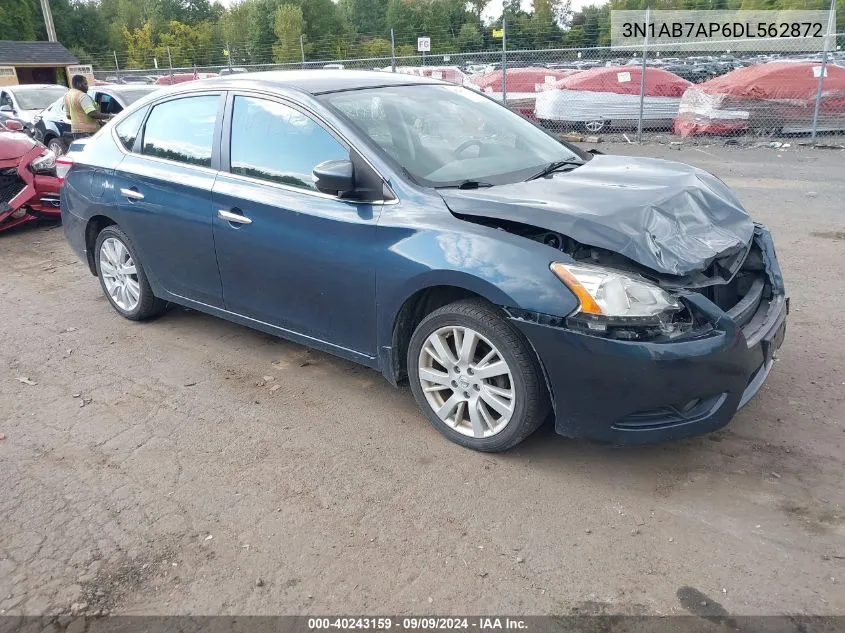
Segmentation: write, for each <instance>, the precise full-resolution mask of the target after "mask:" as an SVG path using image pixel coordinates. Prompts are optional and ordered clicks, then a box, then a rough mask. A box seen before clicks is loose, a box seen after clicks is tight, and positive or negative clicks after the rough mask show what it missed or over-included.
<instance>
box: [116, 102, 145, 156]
mask: <svg viewBox="0 0 845 633" xmlns="http://www.w3.org/2000/svg"><path fill="white" fill-rule="evenodd" d="M146 112H147V110H146V108H141V109H140V110H138V111H137V112H133V113H132V114H130V115H129V116H128V117H126V118H125V119H123V121H121V122H120V123H118V125H117V127H116V128H114V131H115V132H117V137H118V138H119V139H120V142H121V143H122V144H123V147H125V148H126V149H128V150H130V151H131V150H132V148H133V147H134V146H135V139H136V138H138V130H140V129H141V123H143V121H144V114H146Z"/></svg>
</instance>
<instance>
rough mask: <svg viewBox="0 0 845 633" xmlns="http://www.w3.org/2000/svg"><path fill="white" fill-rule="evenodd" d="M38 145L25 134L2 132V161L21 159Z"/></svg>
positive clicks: (0, 153)
mask: <svg viewBox="0 0 845 633" xmlns="http://www.w3.org/2000/svg"><path fill="white" fill-rule="evenodd" d="M37 144H38V143H36V142H35V141H33V140H32V139H31V138H29V137H28V136H27V135H26V134H24V133H23V132H11V131H6V130H3V131H0V160H12V159H14V158H20V157H21V156H23V155H24V154H26V153H27V152H28V151H29V150H31V149H32V148H33V147H35V146H36V145H37Z"/></svg>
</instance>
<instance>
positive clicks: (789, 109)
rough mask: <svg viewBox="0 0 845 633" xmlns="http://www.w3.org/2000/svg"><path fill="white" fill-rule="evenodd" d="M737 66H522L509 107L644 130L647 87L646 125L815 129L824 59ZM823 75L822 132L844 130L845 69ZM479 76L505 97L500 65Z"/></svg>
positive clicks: (567, 122)
mask: <svg viewBox="0 0 845 633" xmlns="http://www.w3.org/2000/svg"><path fill="white" fill-rule="evenodd" d="M667 61H669V62H671V61H672V60H667ZM722 61H723V62H724V63H729V62H728V61H726V60H722ZM735 65H736V66H737V68H736V69H734V70H731V71H730V72H728V73H726V74H719V75H718V76H717V77H715V78H712V79H710V80H708V81H705V82H702V83H695V82H693V81H690V80H689V79H686V78H684V77H682V76H679V75H677V74H675V73H673V72H671V71H670V69H671V68H674V64H673V63H667V64H661V65H658V64H650V65H646V67H645V71H644V72H645V81H642V78H643V67H642V66H641V65H638V64H625V65H617V66H595V67H593V68H588V69H586V70H576V69H573V68H570V69H564V68H562V67H557V68H543V67H529V68H515V69H512V70H508V71H507V105H508V106H509V107H510V108H512V109H514V110H516V111H517V112H519V113H520V114H522V115H523V116H526V117H528V118H530V119H532V120H536V121H539V122H540V123H541V124H543V125H546V126H549V127H551V128H553V129H559V128H576V129H577V128H580V129H583V130H585V131H587V132H589V133H593V134H595V133H599V132H607V131H609V130H611V129H620V128H621V129H624V128H634V127H637V125H638V122H639V117H640V88H641V86H643V87H644V88H645V93H644V98H643V100H642V120H643V126H644V128H646V129H666V130H669V129H674V131H675V133H677V134H680V135H682V136H689V135H692V134H735V133H745V132H749V131H752V132H754V133H757V134H764V135H771V134H775V133H780V132H784V133H806V132H809V131H810V129H811V127H812V121H813V117H814V110H815V100H816V93H817V90H818V86H819V77H820V75H821V65H820V63H819V62H818V61H813V60H809V61H808V60H804V61H801V60H792V61H763V62H761V63H757V64H753V65H749V66H743V65H741V64H735ZM824 74H825V77H824V91H823V93H822V97H821V99H820V102H819V113H818V115H819V116H818V126H817V129H818V130H821V131H828V132H832V131H843V130H845V66H840V65H837V64H828V65H827V66H826V68H825V71H824ZM444 79H447V78H446V77H444ZM473 81H474V83H475V84H476V85H478V86H479V88H480V89H481V90H482V91H483V92H485V93H486V94H488V95H489V96H491V97H493V98H494V99H497V100H501V99H502V97H503V84H504V82H503V79H502V72H501V71H500V70H498V71H493V72H490V73H487V74H486V75H482V76H476V77H473Z"/></svg>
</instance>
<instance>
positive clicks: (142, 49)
mask: <svg viewBox="0 0 845 633" xmlns="http://www.w3.org/2000/svg"><path fill="white" fill-rule="evenodd" d="M123 37H124V39H125V40H126V55H127V60H126V63H127V65H128V66H129V68H149V67H151V66H152V65H153V57H155V47H154V46H153V31H152V25H151V24H150V23H149V22H145V23H144V25H143V26H142V27H141V28H137V29H135V30H133V31H129V29H127V28H126V27H125V26H124V27H123Z"/></svg>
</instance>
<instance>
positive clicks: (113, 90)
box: [89, 84, 160, 97]
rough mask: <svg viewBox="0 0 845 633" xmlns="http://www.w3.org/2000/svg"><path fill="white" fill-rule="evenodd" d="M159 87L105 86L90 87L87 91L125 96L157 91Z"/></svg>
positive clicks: (148, 85)
mask: <svg viewBox="0 0 845 633" xmlns="http://www.w3.org/2000/svg"><path fill="white" fill-rule="evenodd" d="M159 89H160V86H154V85H153V84H126V85H122V84H109V85H107V86H91V87H90V88H89V90H93V91H95V92H104V93H106V94H113V95H117V96H119V97H120V96H125V95H132V94H139V93H140V94H147V93H150V92H154V91H156V90H159Z"/></svg>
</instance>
